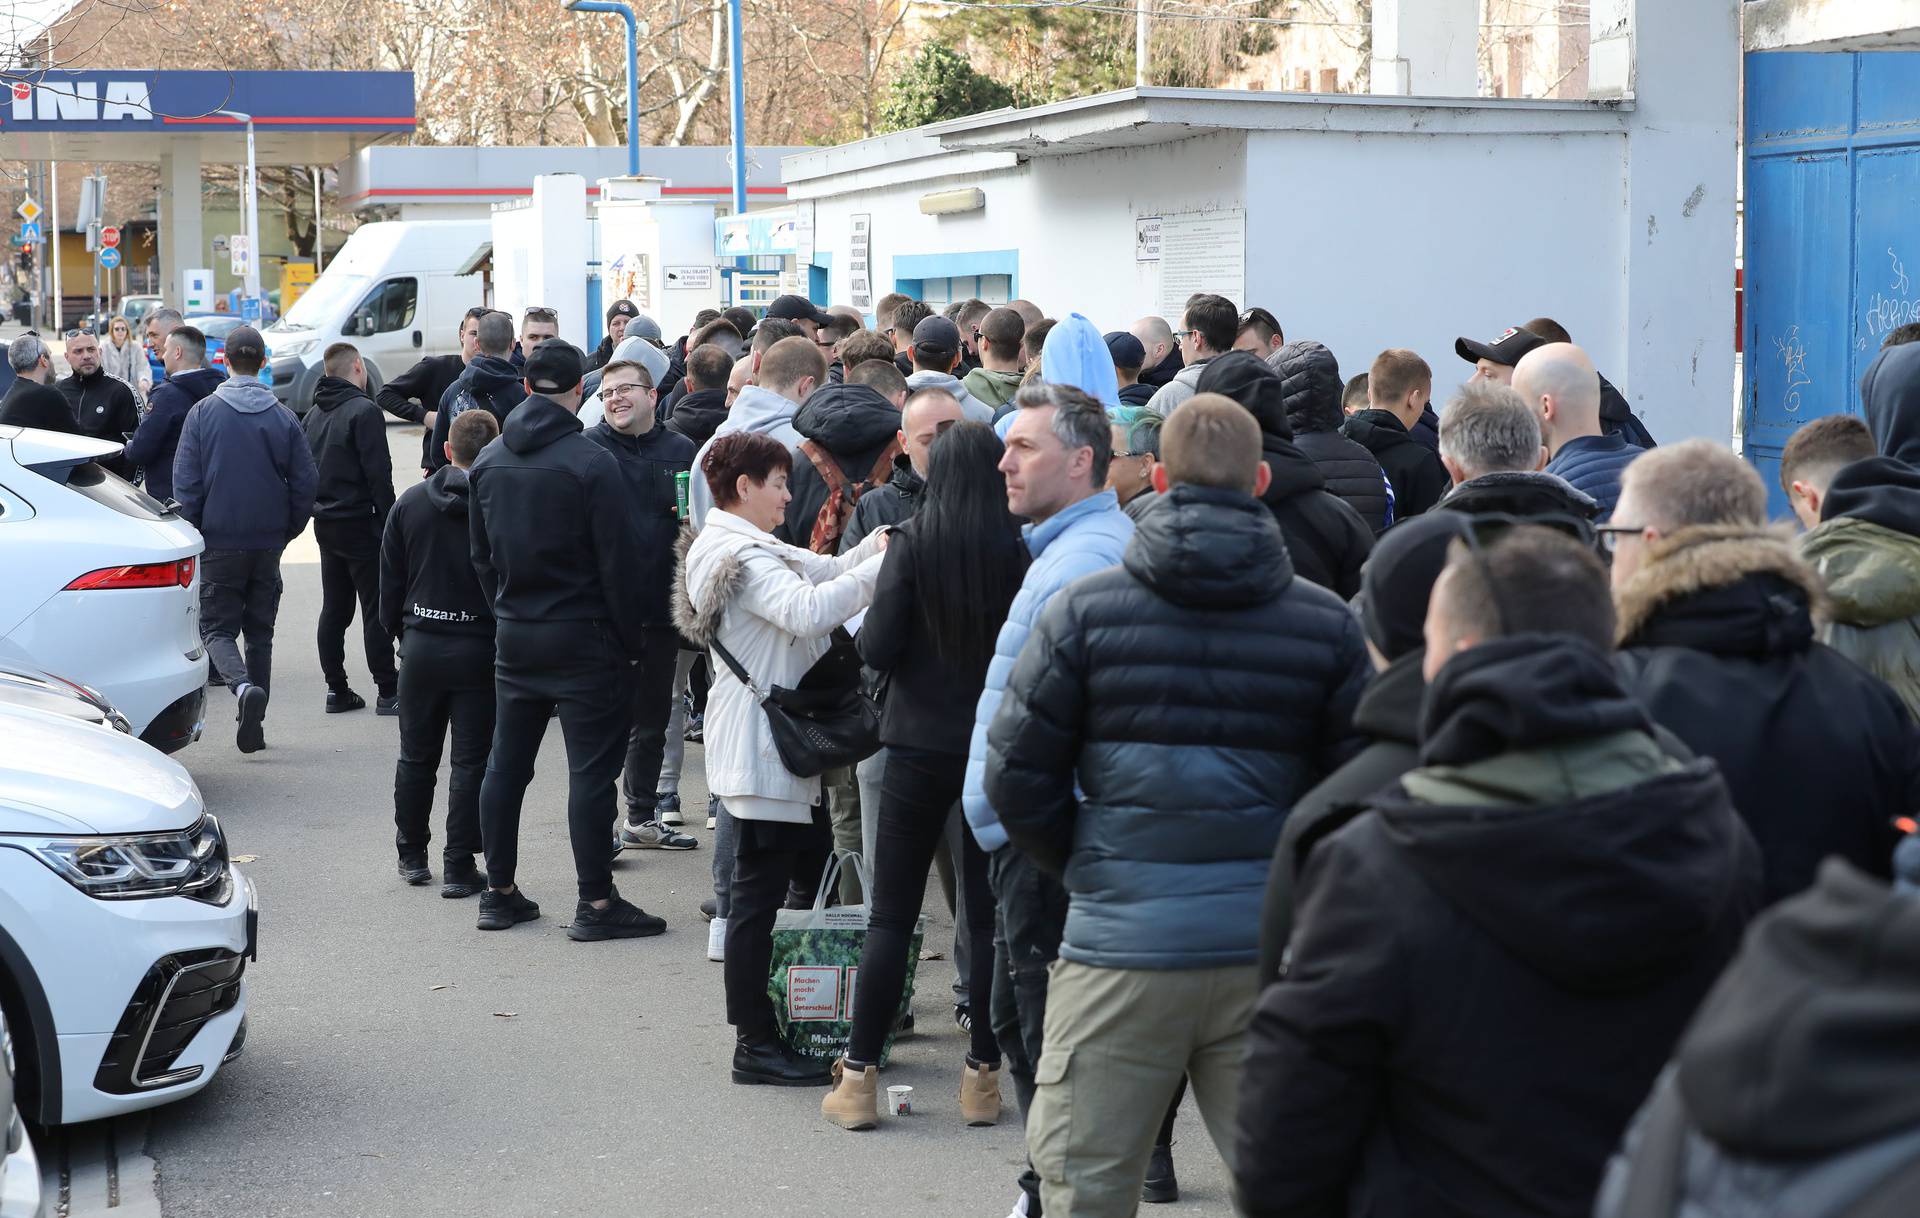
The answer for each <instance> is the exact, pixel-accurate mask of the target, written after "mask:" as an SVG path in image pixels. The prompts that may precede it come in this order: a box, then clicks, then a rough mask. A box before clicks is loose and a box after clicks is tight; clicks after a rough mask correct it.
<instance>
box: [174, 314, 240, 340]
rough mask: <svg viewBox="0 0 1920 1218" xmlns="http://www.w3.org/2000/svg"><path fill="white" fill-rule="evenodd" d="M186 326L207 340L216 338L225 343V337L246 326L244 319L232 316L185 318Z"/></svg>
mask: <svg viewBox="0 0 1920 1218" xmlns="http://www.w3.org/2000/svg"><path fill="white" fill-rule="evenodd" d="M187 324H188V325H190V326H192V327H194V328H195V329H197V330H199V331H200V333H202V334H204V335H206V336H207V337H208V338H217V339H219V340H220V341H221V342H225V341H227V335H229V334H231V333H233V332H234V331H235V330H237V329H239V328H240V327H241V326H243V325H245V324H246V318H244V317H235V316H233V315H232V314H227V315H224V316H217V317H189V318H187Z"/></svg>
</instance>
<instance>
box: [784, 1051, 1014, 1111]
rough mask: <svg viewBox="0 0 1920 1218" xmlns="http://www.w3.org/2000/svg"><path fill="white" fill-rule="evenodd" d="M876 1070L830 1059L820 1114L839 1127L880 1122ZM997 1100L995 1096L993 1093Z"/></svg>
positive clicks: (996, 1097) (877, 1072)
mask: <svg viewBox="0 0 1920 1218" xmlns="http://www.w3.org/2000/svg"><path fill="white" fill-rule="evenodd" d="M878 1074H879V1071H877V1070H875V1069H874V1068H873V1067H872V1066H868V1067H866V1068H865V1069H863V1070H859V1071H854V1070H849V1069H848V1068H847V1059H846V1058H844V1057H843V1058H841V1059H839V1060H838V1061H836V1062H834V1063H833V1090H832V1091H829V1092H827V1094H826V1098H824V1099H822V1100H821V1101H820V1115H821V1116H823V1117H825V1118H827V1119H828V1120H829V1121H832V1122H833V1123H834V1124H835V1125H838V1126H839V1127H840V1128H842V1129H872V1128H873V1127H874V1126H876V1125H878V1124H879V1123H880V1101H879V1095H878V1091H879V1084H878V1082H877V1081H876V1076H877V1075H878ZM995 1099H996V1101H997V1100H998V1096H997V1095H996V1096H995Z"/></svg>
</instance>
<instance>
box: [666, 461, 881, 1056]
mask: <svg viewBox="0 0 1920 1218" xmlns="http://www.w3.org/2000/svg"><path fill="white" fill-rule="evenodd" d="M792 469H793V455H792V453H790V452H789V451H788V449H787V446H786V445H784V444H782V443H780V442H779V441H778V440H775V439H772V438H771V437H769V436H765V435H761V434H758V433H751V432H735V433H734V434H732V435H728V436H722V437H721V438H719V439H717V440H715V441H714V442H713V445H712V446H711V447H710V448H709V449H708V450H707V453H706V455H705V457H704V458H703V459H702V461H701V473H702V474H704V475H705V477H706V480H707V486H708V489H709V490H711V491H712V492H713V502H714V510H713V511H711V512H709V513H708V514H707V519H706V524H705V525H704V526H703V527H702V529H701V530H700V533H699V534H698V536H697V537H695V539H694V540H693V542H692V544H691V546H689V547H688V549H687V552H686V557H685V560H684V562H683V563H682V564H681V567H680V571H679V575H678V578H677V579H676V583H675V588H674V624H675V625H677V626H678V627H679V628H680V631H681V633H682V634H684V635H686V637H687V638H688V640H689V641H691V642H692V643H694V644H695V645H696V646H698V647H700V648H702V649H708V648H711V646H712V645H713V643H714V642H716V641H718V642H719V643H720V644H721V645H722V646H724V647H725V648H726V649H727V651H728V652H729V653H731V654H732V656H733V658H734V659H735V660H737V661H738V662H739V664H740V666H741V667H742V668H744V669H745V670H746V671H747V675H748V676H749V677H751V678H752V680H753V682H754V683H755V684H756V685H758V686H759V687H760V688H762V689H769V688H771V687H773V686H775V685H783V686H786V687H787V688H789V689H791V688H793V687H794V686H796V685H798V684H799V683H800V678H801V677H803V676H804V675H806V672H807V670H808V669H809V668H811V667H813V663H814V661H815V660H818V659H819V658H820V657H821V656H822V655H824V654H825V653H826V651H827V648H828V646H829V645H830V644H829V639H828V636H829V635H831V634H832V633H833V629H834V627H836V626H839V625H841V624H842V623H844V622H845V621H846V620H847V619H848V618H850V617H852V616H854V615H855V614H856V613H859V612H860V611H861V610H863V609H865V608H866V607H867V604H868V602H869V601H870V600H872V598H873V587H874V583H875V581H876V580H877V579H878V578H879V574H880V562H881V551H883V550H884V549H886V534H885V532H884V531H882V532H880V533H877V534H876V535H875V536H873V537H870V538H868V539H867V540H866V541H864V542H862V543H861V544H860V546H859V547H857V548H856V549H854V550H851V551H849V552H848V553H845V554H841V555H838V556H834V555H827V554H815V553H813V552H812V551H810V550H803V549H800V548H799V547H797V546H790V545H788V544H786V543H785V542H782V541H778V540H776V539H775V538H774V536H773V530H774V528H775V527H777V526H778V525H779V524H780V523H781V522H783V521H784V520H785V519H786V510H787V501H788V500H789V499H791V498H792V496H791V495H789V494H788V493H787V475H788V474H789V473H790V472H791V471H792ZM709 663H710V664H711V665H712V671H713V686H712V688H711V689H710V690H709V691H708V693H707V720H706V740H705V747H706V757H707V786H708V788H709V789H710V790H711V791H712V792H713V794H714V795H716V796H718V797H719V798H720V800H721V802H722V803H724V804H725V805H726V809H727V811H728V813H730V814H731V815H732V816H733V818H734V820H735V822H736V825H735V829H736V834H737V836H736V839H735V845H734V864H733V885H732V889H731V892H730V894H729V895H730V900H729V908H728V910H727V923H726V929H725V931H724V935H725V944H726V954H725V970H726V991H727V1022H728V1023H731V1024H732V1025H733V1027H734V1033H735V1035H736V1037H737V1043H736V1044H735V1046H734V1051H733V1081H734V1082H736V1083H771V1084H774V1085H778V1086H824V1085H825V1084H826V1083H827V1082H828V1072H827V1067H826V1066H824V1065H821V1064H818V1063H815V1062H811V1061H807V1060H804V1059H801V1058H798V1057H795V1056H794V1055H793V1054H791V1053H790V1052H788V1050H787V1048H786V1046H785V1045H783V1044H782V1043H781V1041H780V1037H779V1033H778V1030H777V1026H776V1025H775V1023H774V1014H773V1002H772V1001H771V1000H770V999H769V998H768V996H767V970H768V968H769V967H770V965H771V963H772V958H773V920H774V915H775V913H777V912H778V911H779V909H780V907H781V905H782V904H783V903H784V901H785V899H786V895H787V885H788V882H789V881H790V880H793V879H796V878H798V879H800V880H801V881H802V882H803V883H811V882H812V881H813V880H814V878H815V876H817V875H818V873H819V870H820V868H821V867H822V865H823V864H824V863H825V861H826V857H827V852H828V850H829V849H830V848H831V845H832V833H831V831H830V830H829V828H828V826H827V820H826V813H825V810H824V809H823V807H822V806H821V801H820V780H819V779H818V778H801V777H799V776H798V775H796V774H794V773H792V772H791V771H789V770H788V769H787V768H786V766H785V765H784V764H782V762H781V760H780V752H779V749H778V748H777V747H776V746H775V744H774V741H773V734H772V731H771V729H770V728H769V727H768V724H767V717H766V712H765V711H764V710H763V709H761V706H760V703H759V700H758V699H757V698H756V697H755V696H754V693H753V691H752V690H751V689H749V688H748V687H747V686H745V685H743V684H741V682H740V680H739V678H738V677H736V676H735V675H734V674H733V670H732V669H731V668H729V667H728V666H727V665H726V664H725V663H723V662H721V661H720V659H719V657H718V656H714V657H712V658H711V659H710V660H709Z"/></svg>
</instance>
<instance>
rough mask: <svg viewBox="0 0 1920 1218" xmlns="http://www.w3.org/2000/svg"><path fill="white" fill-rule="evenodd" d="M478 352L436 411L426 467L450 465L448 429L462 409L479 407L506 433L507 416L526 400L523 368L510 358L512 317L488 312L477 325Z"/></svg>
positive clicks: (475, 333) (442, 398)
mask: <svg viewBox="0 0 1920 1218" xmlns="http://www.w3.org/2000/svg"><path fill="white" fill-rule="evenodd" d="M474 343H475V350H474V354H473V358H472V359H470V360H468V361H467V366H466V367H465V368H462V369H461V370H460V375H459V376H458V377H455V378H454V381H453V383H452V384H451V385H448V386H447V388H446V392H444V393H442V394H441V395H440V404H439V407H438V408H437V409H436V410H435V411H434V420H433V432H432V437H431V442H430V443H429V444H428V446H427V468H428V469H430V470H434V469H439V468H440V467H441V466H442V465H445V464H446V462H447V453H446V446H447V428H448V427H450V426H452V425H453V421H454V419H456V418H458V417H459V415H460V412H461V411H463V410H471V409H474V408H475V407H478V408H480V409H483V410H488V411H491V412H492V413H493V417H494V421H495V422H497V423H499V424H500V426H501V428H502V429H503V430H504V429H505V428H506V425H507V416H509V415H511V414H512V413H513V410H514V407H516V406H518V405H519V404H520V403H521V402H522V401H524V400H526V397H527V388H526V385H525V384H524V383H523V382H522V377H523V374H524V372H525V369H524V368H516V367H514V365H513V363H512V361H511V360H510V359H509V358H508V355H509V353H510V352H511V351H512V349H513V318H511V317H509V316H508V315H507V314H505V313H488V314H486V315H485V316H484V317H482V318H480V320H479V321H477V322H475V323H474Z"/></svg>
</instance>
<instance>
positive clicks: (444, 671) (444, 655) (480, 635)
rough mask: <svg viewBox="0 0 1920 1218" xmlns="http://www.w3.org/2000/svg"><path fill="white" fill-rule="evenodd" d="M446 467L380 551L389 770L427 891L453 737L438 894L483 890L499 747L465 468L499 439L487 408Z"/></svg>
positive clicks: (469, 420)
mask: <svg viewBox="0 0 1920 1218" xmlns="http://www.w3.org/2000/svg"><path fill="white" fill-rule="evenodd" d="M449 430H450V432H451V435H450V437H449V438H448V440H447V447H448V449H449V451H448V453H447V464H446V465H443V466H441V467H440V468H439V469H437V470H435V471H434V472H433V475H432V476H431V477H429V478H428V479H427V480H426V481H425V482H422V483H419V484H417V485H414V486H410V487H408V488H407V491H406V493H405V494H403V495H401V496H400V499H399V501H398V502H397V503H395V504H394V507H393V512H392V513H391V514H390V515H389V516H388V517H387V530H386V534H385V536H384V537H383V538H382V540H381V545H380V623H381V625H382V626H383V627H385V628H386V630H387V631H388V633H390V634H391V635H392V636H393V637H394V638H395V639H398V640H399V642H400V652H401V659H400V760H399V762H398V763H397V764H396V765H395V766H394V771H393V821H394V828H395V833H394V845H395V847H396V848H397V849H398V851H399V853H400V878H401V879H402V880H403V881H405V882H406V883H408V884H416V885H418V884H430V883H432V882H433V873H432V872H431V871H429V870H428V869H427V846H428V844H429V842H430V841H431V840H432V837H433V831H432V828H431V825H432V821H433V785H434V774H435V772H436V771H437V770H439V768H440V747H441V743H442V742H443V741H445V740H446V738H447V733H448V729H449V728H451V729H452V733H453V757H452V761H451V772H450V773H449V775H448V778H447V836H446V841H445V843H444V844H443V845H442V847H441V855H440V857H441V878H440V895H441V896H443V897H447V898H460V897H470V896H473V895H474V894H475V893H477V892H480V891H481V890H482V889H484V888H486V886H487V879H486V877H485V876H484V875H482V874H481V873H480V869H479V868H478V867H476V866H474V861H473V859H474V856H475V855H476V854H479V853H480V782H481V778H482V776H483V775H484V774H485V772H486V767H487V750H488V748H489V747H490V746H491V745H492V743H493V607H492V605H490V604H489V603H488V601H487V598H486V596H485V595H484V594H483V593H482V592H481V590H480V578H479V576H477V575H475V574H474V571H473V545H472V540H471V537H472V531H471V529H470V528H469V525H468V521H467V494H468V486H467V469H468V467H469V466H471V465H472V464H473V462H474V458H476V457H478V456H479V455H480V450H481V449H483V448H485V447H486V446H487V445H488V444H489V443H491V442H492V441H493V438H494V437H495V436H497V435H499V434H500V425H499V424H498V423H496V422H494V421H493V416H492V415H491V414H488V413H487V412H486V411H484V410H475V411H470V412H469V413H468V415H467V417H466V418H462V419H455V420H454V423H453V426H452V428H450V429H449Z"/></svg>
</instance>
